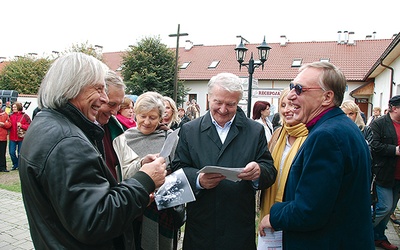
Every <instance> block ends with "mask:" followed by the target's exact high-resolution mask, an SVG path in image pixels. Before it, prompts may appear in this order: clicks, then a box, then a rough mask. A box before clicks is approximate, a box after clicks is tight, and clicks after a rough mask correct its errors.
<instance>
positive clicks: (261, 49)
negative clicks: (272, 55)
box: [235, 36, 271, 118]
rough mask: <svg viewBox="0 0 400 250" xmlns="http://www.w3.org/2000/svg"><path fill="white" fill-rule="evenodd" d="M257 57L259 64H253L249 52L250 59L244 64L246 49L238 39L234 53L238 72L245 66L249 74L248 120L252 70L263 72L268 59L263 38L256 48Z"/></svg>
mask: <svg viewBox="0 0 400 250" xmlns="http://www.w3.org/2000/svg"><path fill="white" fill-rule="evenodd" d="M257 49H258V56H259V57H260V62H255V61H254V59H253V52H251V57H250V60H249V62H248V63H245V62H244V59H245V58H246V51H247V48H246V47H245V46H244V45H243V38H241V39H240V44H239V45H238V46H237V47H236V48H235V51H236V60H237V61H238V63H239V65H240V66H239V70H241V68H242V66H245V67H246V68H247V69H248V72H249V83H248V91H247V117H249V118H250V115H251V97H252V84H253V73H254V69H256V68H258V67H260V66H261V69H262V70H264V63H265V61H267V59H268V55H269V50H270V49H271V47H270V46H268V44H267V43H266V42H265V36H264V40H263V42H262V43H261V44H260V46H258V47H257Z"/></svg>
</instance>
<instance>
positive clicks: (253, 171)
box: [238, 161, 261, 181]
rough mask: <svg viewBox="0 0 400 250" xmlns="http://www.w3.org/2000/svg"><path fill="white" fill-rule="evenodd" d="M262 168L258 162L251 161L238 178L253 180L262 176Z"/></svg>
mask: <svg viewBox="0 0 400 250" xmlns="http://www.w3.org/2000/svg"><path fill="white" fill-rule="evenodd" d="M260 174H261V170H260V166H259V165H258V163H257V162H254V161H252V162H250V163H248V164H247V165H246V167H245V168H244V169H243V171H242V172H241V173H240V174H239V175H238V178H240V179H242V180H246V181H253V180H257V179H258V178H260Z"/></svg>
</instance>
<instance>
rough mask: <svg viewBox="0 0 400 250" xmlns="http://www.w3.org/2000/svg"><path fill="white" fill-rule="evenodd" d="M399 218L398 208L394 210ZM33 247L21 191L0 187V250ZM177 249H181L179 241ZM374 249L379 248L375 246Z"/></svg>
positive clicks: (393, 228) (395, 230)
mask: <svg viewBox="0 0 400 250" xmlns="http://www.w3.org/2000/svg"><path fill="white" fill-rule="evenodd" d="M396 214H397V217H398V218H400V210H399V209H397V210H396ZM399 235H400V227H399V226H398V225H396V224H393V223H392V222H389V223H388V229H387V231H386V236H387V237H388V238H389V241H390V242H391V243H392V244H394V245H396V246H400V236H399ZM10 249H13V250H21V249H24V250H27V249H34V247H33V244H32V240H31V236H30V233H29V226H28V221H27V218H26V213H25V208H24V205H23V202H22V196H21V193H17V192H11V191H7V190H4V189H0V250H10ZM178 249H181V242H180V244H179V247H178ZM376 249H381V248H379V247H377V248H376Z"/></svg>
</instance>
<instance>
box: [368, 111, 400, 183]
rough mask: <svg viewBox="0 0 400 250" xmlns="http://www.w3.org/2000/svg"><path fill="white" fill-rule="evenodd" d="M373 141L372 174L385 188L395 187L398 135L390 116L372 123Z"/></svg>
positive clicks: (387, 115) (382, 117)
mask: <svg viewBox="0 0 400 250" xmlns="http://www.w3.org/2000/svg"><path fill="white" fill-rule="evenodd" d="M370 126H371V129H372V132H373V133H372V134H373V135H372V136H373V140H372V143H371V149H372V159H373V164H372V172H373V173H374V174H376V183H377V184H378V185H380V186H383V187H392V186H393V185H394V181H395V179H394V174H395V170H396V160H397V157H396V146H397V134H396V130H395V129H394V126H393V122H392V119H391V118H390V115H389V114H386V115H384V116H381V117H379V118H378V119H375V121H374V122H373V123H371V125H370Z"/></svg>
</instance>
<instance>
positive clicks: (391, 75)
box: [380, 60, 395, 99]
mask: <svg viewBox="0 0 400 250" xmlns="http://www.w3.org/2000/svg"><path fill="white" fill-rule="evenodd" d="M380 64H381V66H383V67H385V68H387V69H389V70H390V71H391V74H390V96H389V99H390V98H392V93H393V85H395V82H394V81H393V78H394V77H393V76H394V69H393V68H392V67H389V66H387V65H385V64H383V60H381V63H380Z"/></svg>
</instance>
